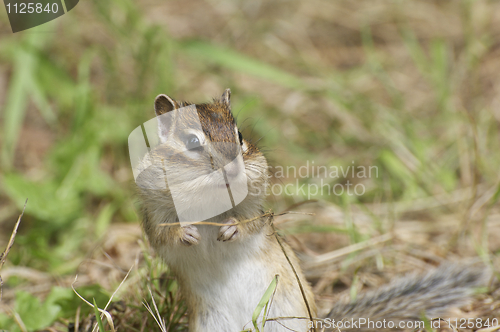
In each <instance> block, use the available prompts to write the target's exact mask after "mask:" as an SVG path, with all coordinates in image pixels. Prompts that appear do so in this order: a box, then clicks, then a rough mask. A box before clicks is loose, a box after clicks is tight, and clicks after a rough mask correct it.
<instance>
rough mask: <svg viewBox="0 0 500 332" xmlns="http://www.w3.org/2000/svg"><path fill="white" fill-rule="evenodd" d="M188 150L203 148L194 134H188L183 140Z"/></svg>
mask: <svg viewBox="0 0 500 332" xmlns="http://www.w3.org/2000/svg"><path fill="white" fill-rule="evenodd" d="M184 143H185V144H186V149H188V150H199V151H201V150H203V146H202V145H201V142H200V139H199V138H198V137H197V136H196V135H189V136H188V137H187V138H186V141H185V142H184Z"/></svg>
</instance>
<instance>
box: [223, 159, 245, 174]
mask: <svg viewBox="0 0 500 332" xmlns="http://www.w3.org/2000/svg"><path fill="white" fill-rule="evenodd" d="M239 159H240V158H235V159H234V160H233V161H231V162H230V163H229V164H227V165H226V166H224V171H225V172H226V174H227V176H228V177H232V178H235V177H237V176H238V175H239V174H240V173H241V172H243V164H242V162H241V161H240V160H239Z"/></svg>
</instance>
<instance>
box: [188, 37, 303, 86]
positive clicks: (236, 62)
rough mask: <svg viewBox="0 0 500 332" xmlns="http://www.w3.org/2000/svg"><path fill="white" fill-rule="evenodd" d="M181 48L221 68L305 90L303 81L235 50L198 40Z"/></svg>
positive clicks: (189, 42)
mask: <svg viewBox="0 0 500 332" xmlns="http://www.w3.org/2000/svg"><path fill="white" fill-rule="evenodd" d="M179 46H180V47H181V49H182V50H184V51H186V52H187V53H188V54H190V55H192V56H194V57H196V59H197V60H199V59H200V58H202V59H204V60H208V61H210V62H214V63H216V64H218V65H219V66H221V67H225V68H227V69H230V70H234V71H238V72H241V73H244V74H249V75H253V76H256V77H258V78H262V79H264V80H267V81H271V82H274V83H276V84H279V85H282V86H284V87H287V88H291V89H304V88H305V84H304V83H303V82H302V80H301V79H300V78H298V77H296V76H295V75H293V74H290V73H287V72H285V71H283V70H281V69H279V68H276V67H274V66H272V65H270V64H267V63H265V62H262V61H259V60H256V59H253V58H251V57H248V56H246V55H243V54H241V53H239V52H236V51H234V50H231V49H227V48H224V47H220V46H216V45H213V44H209V43H206V42H203V41H196V40H194V41H188V42H182V43H180V45H179Z"/></svg>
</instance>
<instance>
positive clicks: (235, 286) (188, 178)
mask: <svg viewBox="0 0 500 332" xmlns="http://www.w3.org/2000/svg"><path fill="white" fill-rule="evenodd" d="M230 94H231V93H230V90H229V89H227V90H225V91H224V93H223V94H222V96H221V97H220V98H217V99H214V100H213V102H211V103H205V104H192V103H188V102H179V101H176V100H174V99H172V98H170V97H169V96H167V95H164V94H161V95H159V96H157V97H156V99H155V102H154V109H155V112H156V116H157V117H156V119H157V125H156V126H157V127H156V128H157V129H156V130H157V132H156V135H157V137H156V142H157V144H156V146H154V147H151V148H150V149H149V153H147V155H146V156H145V157H144V158H143V159H142V160H141V161H140V163H139V166H138V168H137V169H138V171H137V173H140V174H139V175H138V177H137V178H136V183H137V185H138V192H139V193H138V196H139V199H140V202H141V206H142V210H141V214H142V219H143V223H142V225H143V229H144V231H145V234H146V235H147V238H148V240H149V242H150V243H151V245H152V247H153V248H154V250H155V251H156V252H157V253H158V254H159V256H160V257H161V258H162V259H163V260H164V261H165V262H166V263H167V265H168V266H169V268H170V269H171V270H172V271H173V273H174V274H175V276H176V277H177V279H178V282H179V284H180V287H181V291H182V293H183V296H184V298H185V300H186V303H187V306H188V312H189V330H190V331H194V332H201V331H210V332H213V331H218V332H222V331H227V332H237V331H242V330H245V329H251V328H252V314H253V312H254V310H255V308H256V306H257V305H258V303H259V301H260V300H261V297H262V296H263V294H264V293H265V291H266V289H267V288H268V286H269V285H270V283H271V281H272V280H273V278H274V277H275V276H276V275H278V276H279V278H278V283H277V287H276V290H275V293H274V295H273V297H272V301H271V303H270V305H269V310H268V313H267V316H266V318H267V320H266V322H265V328H264V331H271V332H282V331H283V332H284V331H309V330H313V329H312V326H313V325H312V322H311V321H310V319H309V317H313V318H316V317H317V310H316V306H315V302H314V297H313V293H312V291H311V287H310V286H309V284H308V282H307V280H306V279H305V278H304V275H303V273H302V271H301V270H300V267H299V261H298V259H297V257H296V256H295V254H294V253H293V251H292V250H291V248H290V247H289V246H287V245H286V243H283V244H282V246H283V247H281V246H280V243H278V242H277V239H276V238H275V237H274V235H273V233H274V230H273V227H272V226H271V224H270V223H269V222H268V218H265V217H261V216H262V215H263V214H264V211H263V208H262V205H263V202H264V199H265V195H266V187H267V185H268V173H267V172H268V166H267V161H266V158H265V157H264V155H263V154H262V152H261V151H259V149H258V148H257V147H256V146H255V145H253V144H252V143H250V142H249V141H247V140H245V139H244V138H243V137H242V135H241V133H240V131H239V130H238V127H237V124H236V121H235V119H234V117H233V114H232V112H231V103H230ZM150 140H151V137H150ZM200 221H203V223H199V222H200ZM197 222H198V223H197ZM214 225H215V226H214ZM219 225H220V226H219ZM283 251H285V252H286V254H287V255H286V256H288V259H289V260H290V261H288V260H287V257H286V256H285V255H284V252H283ZM291 265H293V267H294V268H295V271H294V270H293V269H292V266H291ZM484 278H485V274H484V273H483V272H482V271H478V270H475V269H463V268H462V267H460V266H449V267H445V268H441V269H437V270H436V271H433V272H430V273H429V274H427V275H424V276H418V275H417V276H412V277H407V278H402V279H400V280H396V281H395V282H393V283H392V284H390V285H389V286H386V287H383V288H381V289H380V290H378V291H376V292H371V293H367V294H365V295H364V296H360V298H359V299H358V301H357V302H356V303H339V304H337V305H336V306H335V307H334V308H333V310H332V311H331V312H330V313H329V314H328V318H331V319H336V320H341V319H343V318H345V319H351V318H359V317H365V318H373V319H375V318H381V317H383V318H387V319H391V318H392V319H399V320H406V319H419V318H420V317H421V314H422V313H423V312H425V313H427V314H428V315H430V316H436V315H438V314H441V313H442V312H443V310H444V309H445V308H446V307H448V306H450V305H456V304H460V303H462V301H463V300H464V299H466V298H467V297H468V296H469V295H470V294H471V289H472V288H473V287H474V286H477V285H479V284H481V283H482V282H484V280H485V279H484ZM297 279H298V280H297ZM299 280H300V283H301V285H302V288H303V291H301V289H300V287H299ZM262 319H263V316H262V314H261V315H260V317H259V320H260V321H262ZM259 324H261V323H259Z"/></svg>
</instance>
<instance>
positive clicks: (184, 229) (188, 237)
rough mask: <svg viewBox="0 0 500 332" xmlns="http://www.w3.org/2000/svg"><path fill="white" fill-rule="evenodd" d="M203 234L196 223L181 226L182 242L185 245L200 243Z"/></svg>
mask: <svg viewBox="0 0 500 332" xmlns="http://www.w3.org/2000/svg"><path fill="white" fill-rule="evenodd" d="M200 239H201V236H200V233H199V232H198V228H196V226H194V225H187V226H181V243H182V244H183V245H185V246H192V245H193V244H198V242H199V241H200Z"/></svg>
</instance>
